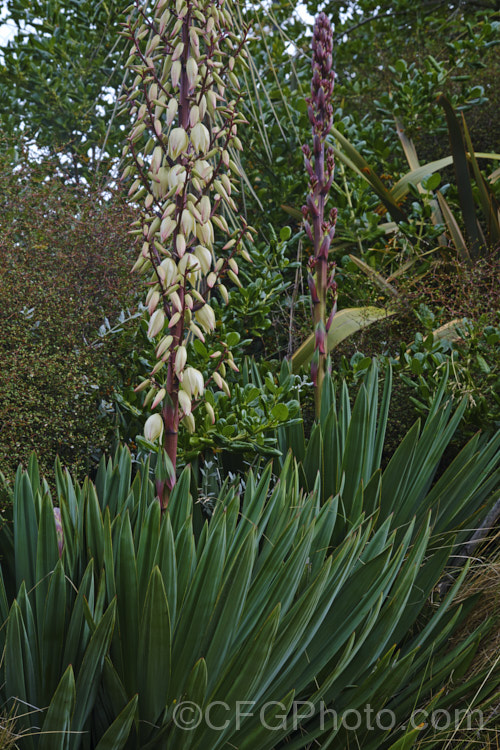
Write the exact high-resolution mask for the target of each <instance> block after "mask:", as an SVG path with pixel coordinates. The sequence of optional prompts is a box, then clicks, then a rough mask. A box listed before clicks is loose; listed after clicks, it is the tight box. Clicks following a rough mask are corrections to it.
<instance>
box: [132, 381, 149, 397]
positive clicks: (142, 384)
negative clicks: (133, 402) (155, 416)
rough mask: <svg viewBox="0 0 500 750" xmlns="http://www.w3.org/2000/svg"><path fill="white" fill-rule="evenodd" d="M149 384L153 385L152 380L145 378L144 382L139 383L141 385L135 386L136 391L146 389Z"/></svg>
mask: <svg viewBox="0 0 500 750" xmlns="http://www.w3.org/2000/svg"><path fill="white" fill-rule="evenodd" d="M149 385H151V380H150V379H149V378H147V379H146V380H143V381H142V383H139V385H136V387H135V388H134V393H140V392H141V391H145V390H146V388H147V387H148V386H149Z"/></svg>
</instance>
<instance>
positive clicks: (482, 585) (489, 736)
mask: <svg viewBox="0 0 500 750" xmlns="http://www.w3.org/2000/svg"><path fill="white" fill-rule="evenodd" d="M478 552H479V553H480V554H481V557H477V558H476V559H475V560H474V561H473V562H472V565H471V569H470V573H469V575H468V577H467V579H466V581H465V582H464V584H463V586H462V589H461V591H460V592H459V594H458V596H457V598H456V599H455V601H456V602H457V603H459V602H465V601H466V600H467V599H468V598H469V597H471V596H478V601H477V603H476V605H475V606H474V608H473V609H472V611H471V612H470V614H469V616H468V618H467V619H466V621H465V622H464V623H463V625H462V627H461V628H460V629H459V630H458V631H457V632H456V633H455V634H454V636H453V638H452V640H451V641H450V647H453V646H455V645H457V644H458V643H459V642H460V641H463V640H464V639H465V638H466V637H467V636H468V635H470V634H471V633H473V632H474V631H475V630H476V629H477V628H478V627H479V626H480V625H482V624H483V623H484V622H485V621H486V620H488V619H490V618H491V620H492V627H491V629H490V630H489V632H488V634H487V635H486V637H485V638H483V640H482V641H481V644H480V646H479V649H478V651H477V653H476V655H475V657H474V660H473V661H472V663H471V665H470V667H469V670H468V672H467V673H466V674H465V675H464V677H463V681H464V682H465V681H467V679H468V678H473V677H476V676H477V675H478V674H480V673H485V674H486V677H485V678H484V679H483V682H482V683H481V684H486V683H487V681H488V676H489V675H490V674H493V672H495V673H496V674H498V670H499V669H500V531H499V532H497V533H496V534H495V535H494V536H492V537H491V538H490V539H488V540H487V542H486V544H484V543H483V545H482V547H481V549H480V550H478ZM471 697H472V696H471ZM476 709H478V710H480V711H481V712H482V714H483V721H484V725H483V726H482V727H481V728H477V729H469V730H466V729H465V728H463V727H460V726H457V727H456V728H453V729H450V730H447V731H444V732H442V733H440V734H434V735H432V736H427V738H424V739H422V741H421V742H420V743H418V745H417V746H416V747H417V748H418V749H419V750H425V749H426V748H427V747H433V748H440V750H487V749H488V750H500V692H497V693H496V695H494V696H493V698H491V697H490V698H488V699H487V701H486V702H485V703H484V704H481V705H479V706H475V707H474V709H473V710H476Z"/></svg>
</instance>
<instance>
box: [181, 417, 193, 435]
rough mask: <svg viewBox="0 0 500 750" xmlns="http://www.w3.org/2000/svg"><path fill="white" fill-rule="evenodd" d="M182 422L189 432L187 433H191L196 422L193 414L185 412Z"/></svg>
mask: <svg viewBox="0 0 500 750" xmlns="http://www.w3.org/2000/svg"><path fill="white" fill-rule="evenodd" d="M182 424H183V425H184V427H185V428H186V430H187V431H188V432H189V434H190V435H192V434H193V432H194V431H195V429H196V422H195V421H194V417H193V415H192V414H186V416H185V417H184V419H183V420H182Z"/></svg>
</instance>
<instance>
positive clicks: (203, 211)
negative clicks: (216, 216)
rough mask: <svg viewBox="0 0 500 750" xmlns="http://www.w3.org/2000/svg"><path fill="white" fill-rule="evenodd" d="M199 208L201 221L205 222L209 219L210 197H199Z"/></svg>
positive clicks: (210, 209)
mask: <svg viewBox="0 0 500 750" xmlns="http://www.w3.org/2000/svg"><path fill="white" fill-rule="evenodd" d="M199 210H200V216H201V223H202V224H205V223H206V222H207V221H208V220H209V218H210V213H211V211H212V206H211V205H210V198H209V197H208V195H204V196H202V197H201V198H200V203H199Z"/></svg>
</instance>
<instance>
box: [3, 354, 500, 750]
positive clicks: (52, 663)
mask: <svg viewBox="0 0 500 750" xmlns="http://www.w3.org/2000/svg"><path fill="white" fill-rule="evenodd" d="M377 391H378V388H377V371H376V369H373V370H372V371H371V372H370V374H369V376H368V378H367V380H366V383H365V384H364V385H363V386H362V388H361V390H360V392H359V395H358V397H357V399H356V402H355V404H354V405H353V407H352V411H351V407H350V404H349V396H348V391H347V387H346V386H343V388H342V391H341V395H340V398H339V400H338V401H337V400H336V399H334V397H333V392H332V384H331V381H330V380H329V379H328V378H326V379H325V388H324V394H323V399H322V408H323V414H322V419H321V424H320V425H318V427H317V428H316V430H315V432H314V433H313V435H312V436H311V440H310V441H309V443H308V444H307V445H305V446H304V448H305V452H304V460H303V462H302V464H301V465H297V463H296V462H295V461H294V459H293V457H292V456H291V455H289V456H288V457H287V458H286V459H285V458H284V459H283V463H282V467H281V469H280V470H279V473H278V474H277V475H275V476H273V475H272V467H271V465H269V466H268V467H267V468H266V469H265V470H264V471H263V472H262V474H261V475H260V476H256V475H254V474H253V473H252V472H249V473H248V474H247V475H246V477H245V484H244V487H242V486H241V485H240V481H239V480H236V481H235V482H232V483H227V482H226V483H225V484H224V486H223V487H222V489H221V491H220V493H219V496H218V497H217V498H216V500H215V504H214V507H213V511H212V513H211V517H210V520H209V521H207V520H204V518H203V513H202V511H201V507H200V505H199V504H198V503H195V502H194V500H193V497H192V495H191V491H190V490H191V485H192V477H191V476H190V471H189V468H186V469H185V470H184V472H183V474H182V475H181V477H180V479H179V481H178V483H177V484H176V486H175V488H174V490H173V492H172V495H171V497H170V500H169V505H168V507H167V509H166V511H165V512H164V513H162V512H161V509H160V504H159V502H158V500H157V499H156V498H155V495H156V491H155V485H154V482H153V481H152V479H153V478H152V477H150V472H149V467H148V464H147V463H146V464H143V465H142V466H141V467H140V470H139V472H138V473H137V474H136V476H135V477H134V479H133V480H132V462H131V457H130V454H129V453H128V451H127V450H126V449H121V450H120V451H118V453H117V455H116V457H115V460H114V461H109V462H108V463H106V462H105V461H104V459H103V460H101V463H100V467H99V471H98V473H97V476H96V483H95V485H93V484H92V483H90V482H89V481H87V480H86V481H85V482H84V484H83V485H79V484H78V483H75V482H73V480H72V479H71V477H70V475H69V473H68V472H63V471H62V468H61V466H60V464H59V463H58V464H57V465H56V477H55V479H56V486H57V501H58V502H59V504H60V516H61V529H60V530H59V531H58V529H57V522H56V521H55V515H54V510H53V500H52V497H51V493H50V491H49V489H48V485H47V483H46V482H45V480H41V479H40V475H39V469H38V465H37V463H36V460H35V459H34V458H32V459H31V460H30V464H29V467H28V472H27V473H22V472H21V470H19V471H18V474H17V477H16V484H15V487H14V495H13V520H12V526H10V525H5V526H4V527H3V528H2V530H1V544H2V549H3V551H4V557H3V560H2V578H1V579H0V613H1V618H2V620H3V621H4V622H6V623H7V627H4V628H2V629H0V648H1V650H2V653H4V659H3V661H2V663H1V665H0V669H1V674H0V677H1V679H0V684H1V685H2V687H1V688H0V690H1V696H2V699H3V700H5V701H7V703H10V704H12V702H15V700H16V699H17V700H18V701H20V702H23V703H24V702H27V703H29V704H30V706H32V707H33V711H35V713H34V714H25V715H24V716H22V717H21V716H19V717H18V721H19V727H20V730H21V729H24V731H25V732H28V730H29V729H31V730H32V731H31V734H30V735H29V736H28V734H26V737H25V738H23V739H22V740H21V742H20V746H21V748H46V747H47V748H48V747H49V744H47V743H48V741H49V738H50V743H51V744H50V748H55V747H56V746H57V747H61V748H62V747H66V748H70V749H71V750H76V749H77V748H80V747H81V748H96V750H102V749H103V748H105V747H106V748H112V749H113V750H119V748H122V747H124V746H125V744H126V747H127V748H134V747H137V748H139V747H140V748H142V750H145V748H153V747H165V746H167V744H166V743H168V746H172V747H175V748H176V749H179V750H180V749H181V748H184V747H186V748H187V747H190V748H198V747H200V748H201V747H207V746H208V747H212V748H218V747H222V746H224V744H228V743H233V744H235V743H236V742H237V743H238V747H240V748H242V750H254V748H255V747H261V748H268V750H271V748H274V747H276V746H279V744H280V743H281V742H285V741H287V740H288V745H287V746H289V747H291V748H297V750H298V749H299V748H310V747H313V746H314V744H315V743H316V742H328V743H329V746H331V747H333V748H338V749H339V750H340V748H344V747H345V746H346V742H348V740H349V734H348V732H347V731H346V730H345V729H344V728H343V727H342V725H341V722H339V721H337V723H335V722H334V719H333V718H332V717H331V715H330V714H328V718H327V721H326V722H325V723H323V724H322V721H321V719H320V713H319V709H320V707H321V706H322V705H324V706H326V707H328V708H332V707H334V708H335V711H336V713H337V716H338V717H339V718H342V717H343V716H347V715H348V713H349V712H352V710H359V711H363V709H364V707H365V706H367V705H369V706H370V708H371V710H373V711H380V710H381V709H382V708H386V709H389V710H391V711H393V716H394V717H395V724H394V728H393V729H394V731H391V732H386V731H383V730H381V729H379V730H377V729H375V731H369V732H366V733H363V729H360V731H359V734H358V739H359V740H360V741H361V743H362V747H364V748H373V750H375V749H378V748H389V747H393V750H395V749H396V748H397V747H401V745H398V744H396V743H398V742H399V741H400V740H401V736H402V735H401V733H400V732H401V729H400V727H401V724H402V723H404V722H405V721H407V720H408V717H409V716H410V715H411V714H412V712H413V711H414V709H415V708H416V707H426V709H428V710H430V707H435V706H438V705H439V706H442V707H450V706H453V705H455V704H456V703H457V702H459V701H461V700H462V699H463V697H464V696H465V695H468V693H469V692H470V691H474V689H475V688H476V687H477V691H476V695H475V698H474V700H472V702H471V703H470V704H469V710H470V708H472V707H473V706H474V705H475V701H476V700H480V699H482V698H485V697H487V696H488V695H490V694H491V693H492V692H493V691H494V690H495V688H496V686H497V685H498V682H499V680H500V675H498V674H497V673H496V672H494V671H492V670H490V672H489V680H488V682H487V683H486V681H485V680H484V671H483V672H481V673H479V674H477V675H475V676H474V678H473V679H471V680H470V681H469V682H468V683H467V684H466V685H463V684H461V682H460V677H461V675H462V674H463V672H464V670H465V669H466V668H467V666H468V664H469V663H470V660H471V658H472V657H473V655H474V653H475V651H476V649H477V646H478V641H479V639H480V638H481V635H482V634H484V632H485V631H486V629H487V625H483V626H480V627H479V629H476V630H475V631H474V632H472V633H471V634H470V635H469V636H468V637H467V638H466V639H465V640H464V641H463V642H461V643H459V644H456V645H454V647H453V648H452V649H451V650H449V649H448V648H447V639H448V637H449V636H450V634H452V633H453V632H454V630H455V629H456V627H457V625H458V624H459V623H460V622H461V621H462V620H463V617H464V615H466V614H467V612H468V611H469V609H470V607H471V606H472V604H473V603H474V600H473V599H472V600H468V601H467V602H465V603H464V605H463V606H462V607H458V608H457V607H454V606H453V600H454V598H455V596H456V595H457V592H458V590H459V589H460V586H461V583H462V581H463V580H464V576H465V574H466V570H465V571H463V572H462V573H461V574H460V575H455V574H454V571H453V570H451V571H450V572H451V573H452V575H454V577H455V578H456V580H454V583H453V585H452V586H451V588H450V589H449V591H448V592H447V593H446V595H445V596H444V597H443V598H442V599H441V600H435V601H434V603H433V604H430V603H429V602H428V599H429V595H430V593H431V592H432V591H433V589H434V588H435V586H436V584H437V583H438V581H439V579H440V577H441V575H442V573H443V571H444V570H445V568H446V566H447V564H448V563H449V560H450V555H452V553H456V552H457V546H456V545H457V543H461V542H462V540H463V539H466V538H467V535H468V531H467V529H469V528H471V526H472V525H474V523H475V521H476V520H477V519H478V518H479V517H480V516H481V514H482V513H484V512H485V511H486V510H487V509H488V508H489V507H490V506H491V504H492V502H493V499H494V491H495V487H497V486H498V477H497V476H495V471H496V469H497V467H498V462H499V459H500V455H499V451H498V445H499V443H500V436H498V437H497V438H496V439H495V440H493V441H491V442H490V443H489V444H486V443H484V442H483V443H480V442H478V440H477V439H476V440H473V441H472V442H471V444H470V445H469V446H467V447H466V448H465V449H464V451H463V452H462V453H461V454H460V456H459V458H458V459H457V461H456V463H455V464H454V466H453V467H451V469H450V470H449V471H448V472H447V473H445V474H443V476H442V477H441V478H440V479H439V481H438V482H437V483H436V484H435V485H434V487H432V488H431V485H432V480H433V477H434V475H435V471H436V469H437V466H438V463H439V460H440V457H441V455H442V453H443V451H444V449H445V447H446V444H447V442H448V441H449V439H450V438H451V435H452V433H453V430H454V428H455V427H456V424H457V423H458V421H459V419H460V412H459V413H455V414H452V412H451V409H450V407H449V406H448V407H446V406H444V407H442V406H440V403H439V399H437V400H436V402H435V404H434V407H433V413H432V415H431V417H430V419H429V420H428V421H427V423H426V425H425V427H424V429H423V431H422V434H421V435H419V431H418V426H416V427H415V428H414V429H412V430H411V431H410V433H409V434H408V435H407V436H406V438H405V439H404V440H403V442H402V444H401V445H400V447H399V449H398V451H397V453H396V454H395V455H394V457H393V460H392V462H391V464H389V466H388V467H387V468H386V470H385V471H384V472H383V473H381V472H380V469H379V461H380V455H381V451H382V446H383V440H384V432H385V424H386V418H387V413H386V406H387V404H388V398H389V393H390V379H389V378H387V379H386V385H385V388H384V394H383V398H382V408H381V410H380V417H379V418H377V408H376V407H377V401H378V392H377ZM328 401H329V402H330V404H331V406H330V407H329V408H328V405H327V402H328ZM293 429H294V428H290V430H293ZM290 435H291V433H289V437H290ZM292 437H293V436H292ZM295 437H296V436H295ZM294 443H295V446H296V451H297V454H298V453H299V452H300V450H301V446H300V444H299V442H298V441H297V440H294ZM318 469H319V472H320V473H319V475H318V473H317V470H318ZM157 479H158V477H157ZM332 493H333V494H332ZM61 533H62V539H63V546H62V550H61V549H60V548H59V546H58V540H59V543H60V542H61ZM58 534H59V536H58ZM457 534H458V536H457ZM424 674H425V675H426V679H425V681H423V680H422V675H424ZM452 674H453V679H454V680H456V681H458V682H451V681H450V680H451V675H452ZM444 686H446V688H447V689H446V692H442V691H441V690H440V688H443V687H444ZM186 701H192V702H193V703H194V704H196V706H200V707H201V709H202V711H205V710H206V709H207V708H208V707H209V706H212V708H211V713H210V720H211V721H210V722H207V721H203V720H202V721H200V723H199V724H198V725H197V726H196V727H195V728H194V729H193V731H188V732H186V731H183V730H182V729H181V728H180V727H179V726H178V724H179V720H180V718H181V717H182V714H181V713H180V710H179V708H178V706H179V705H181V706H185V702H186ZM217 701H220V702H221V703H217ZM237 701H249V702H250V703H249V704H245V705H251V706H252V712H251V713H252V715H251V716H247V717H241V718H242V722H241V726H240V727H238V726H237V714H236V702H237ZM270 701H271V702H272V701H276V702H277V703H275V704H273V709H272V711H271V713H270V714H269V713H267V714H266V718H267V719H268V722H267V724H268V726H266V725H265V724H263V723H262V722H261V721H260V720H259V712H260V709H261V708H263V706H265V705H267V711H269V702H270ZM294 701H295V702H294ZM301 701H309V705H308V706H307V711H303V712H302V711H301V709H300V706H301V705H302V704H301V703H300V702H301ZM311 706H312V707H313V709H314V715H312V712H310V707H311ZM297 707H299V709H298V712H297ZM280 712H281V713H283V714H284V717H283V719H281V718H280V716H279V715H278V714H279V713H280ZM271 721H272V722H273V724H277V725H278V728H277V729H274V730H270V729H269V724H270V723H271ZM280 722H281V723H280ZM214 725H215V726H216V727H219V729H214ZM38 728H41V734H38V733H37V729H38ZM240 729H241V731H240ZM48 731H50V732H51V733H52V734H50V735H48V734H44V732H48ZM417 736H420V732H419V731H418V730H414V731H413V732H407V733H406V735H405V745H404V747H410V746H411V744H412V742H413V741H415V740H416V738H417ZM127 738H128V739H127ZM56 743H57V744H56Z"/></svg>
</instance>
